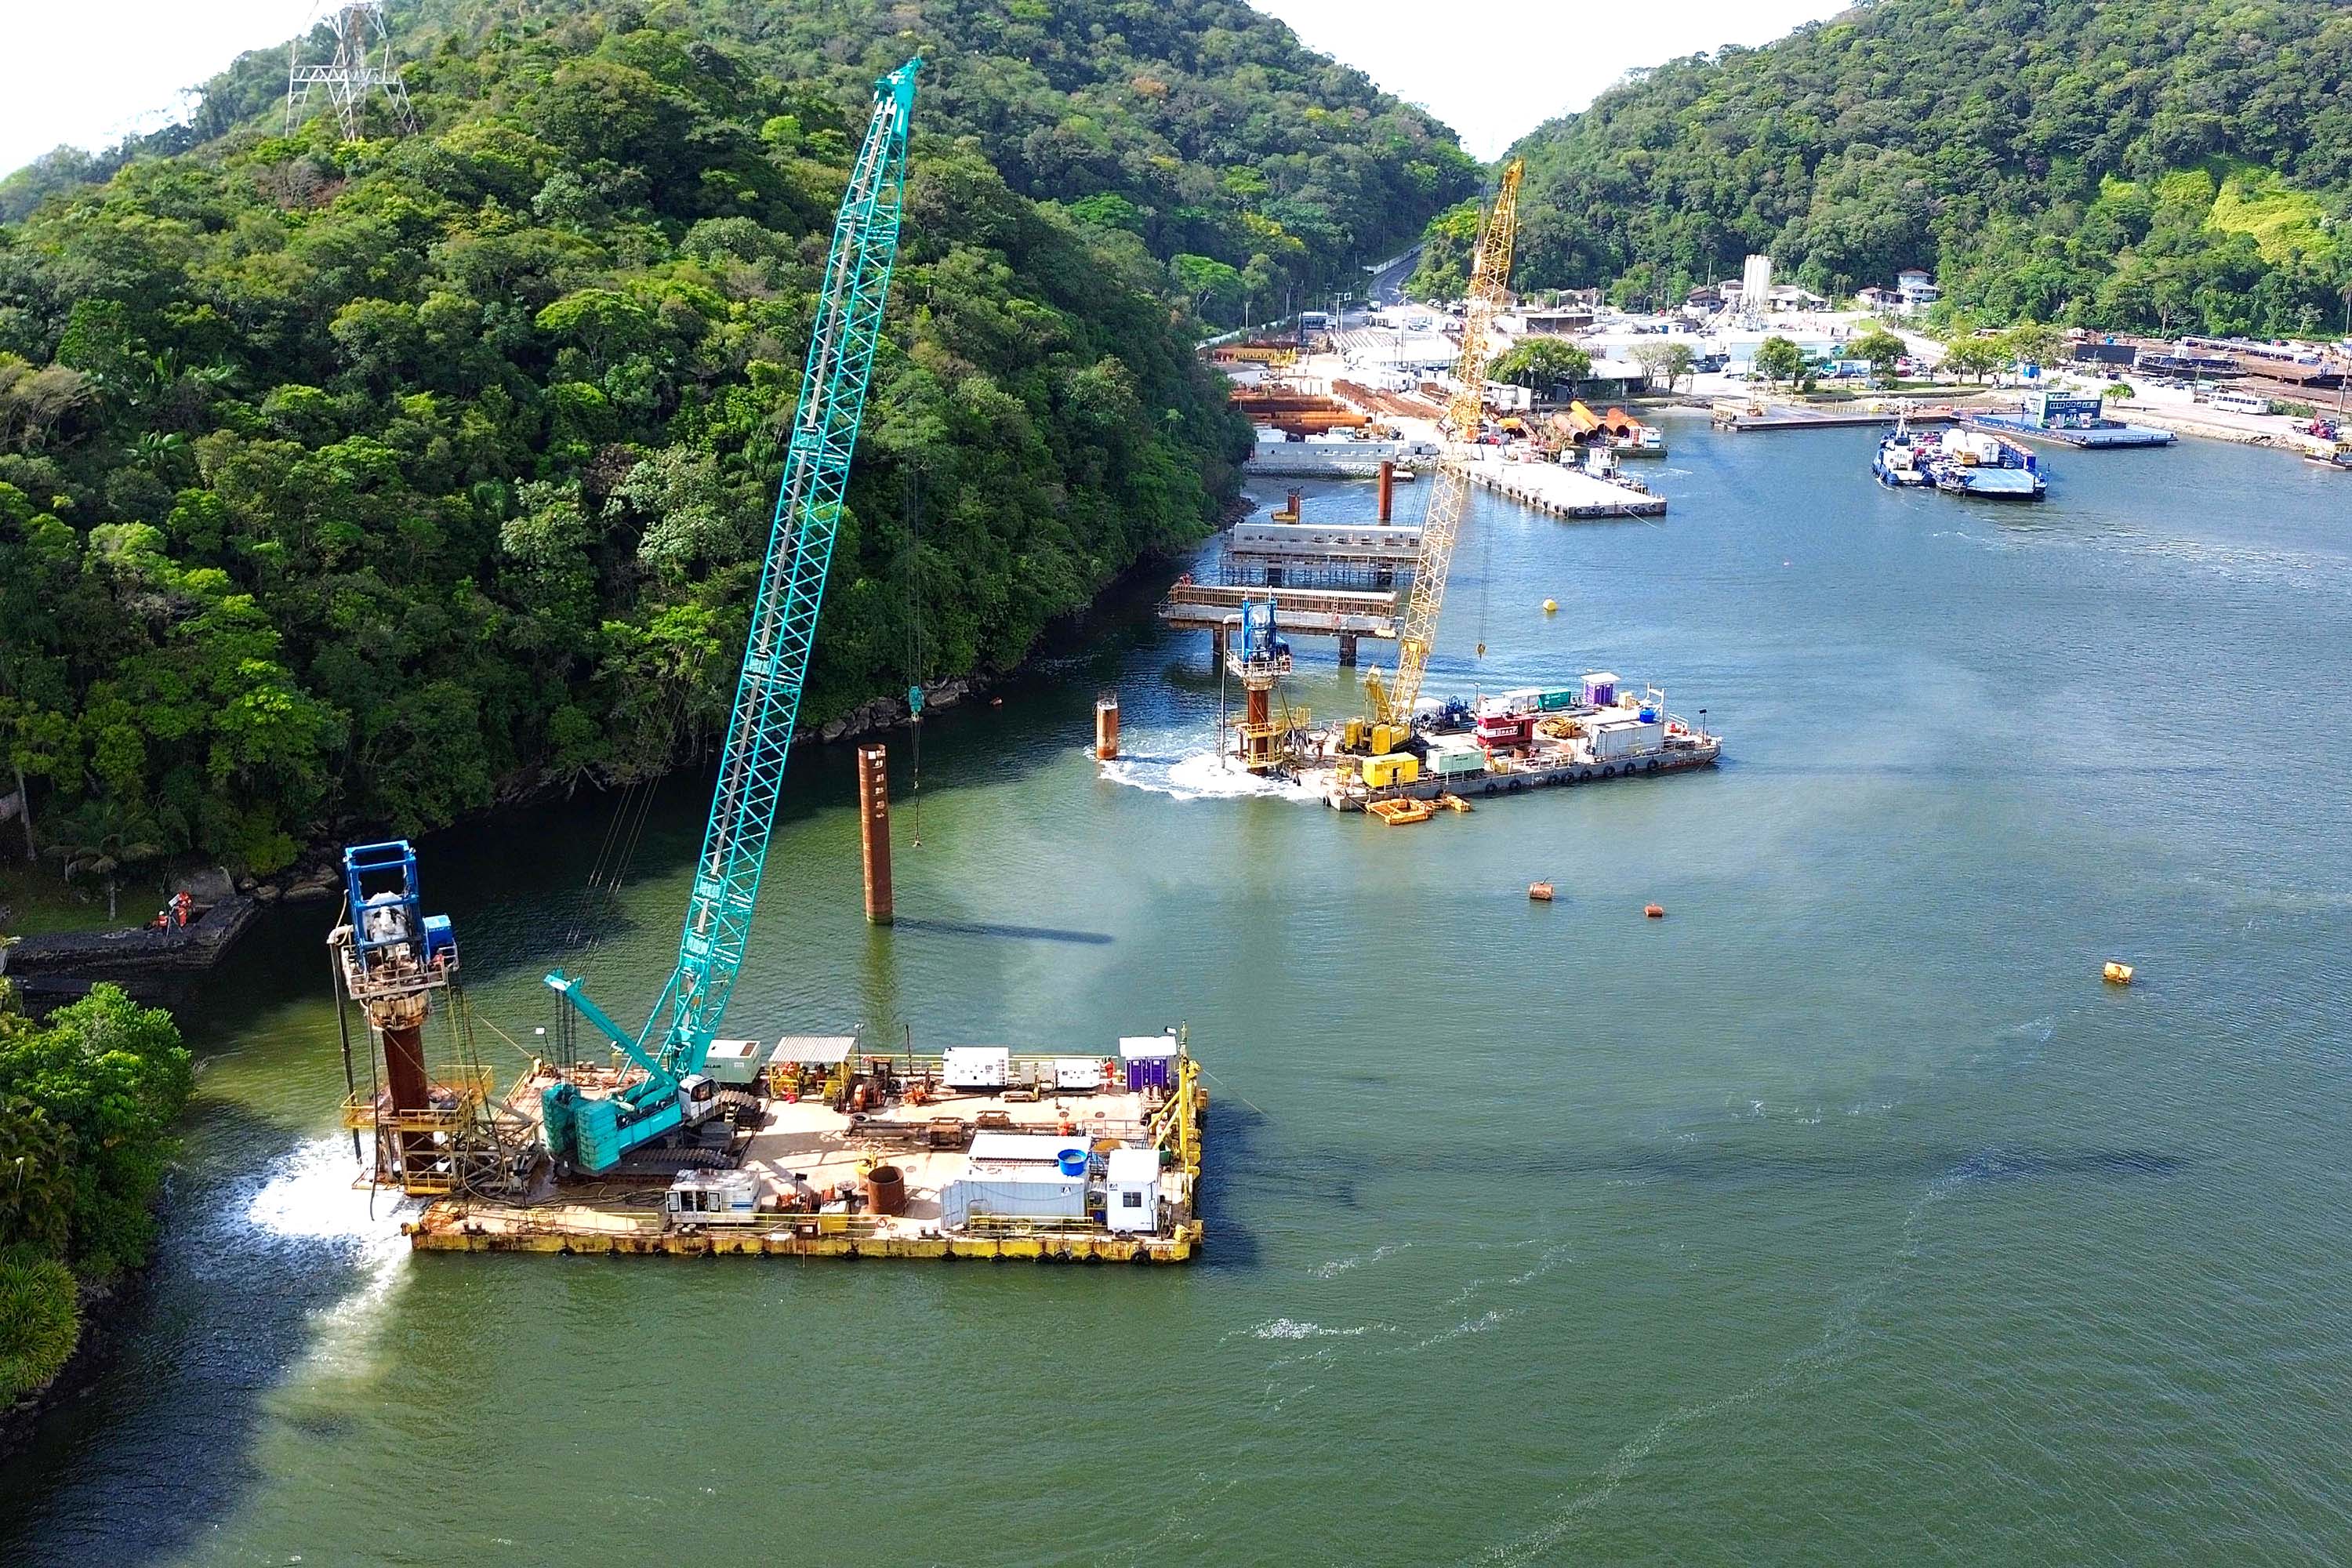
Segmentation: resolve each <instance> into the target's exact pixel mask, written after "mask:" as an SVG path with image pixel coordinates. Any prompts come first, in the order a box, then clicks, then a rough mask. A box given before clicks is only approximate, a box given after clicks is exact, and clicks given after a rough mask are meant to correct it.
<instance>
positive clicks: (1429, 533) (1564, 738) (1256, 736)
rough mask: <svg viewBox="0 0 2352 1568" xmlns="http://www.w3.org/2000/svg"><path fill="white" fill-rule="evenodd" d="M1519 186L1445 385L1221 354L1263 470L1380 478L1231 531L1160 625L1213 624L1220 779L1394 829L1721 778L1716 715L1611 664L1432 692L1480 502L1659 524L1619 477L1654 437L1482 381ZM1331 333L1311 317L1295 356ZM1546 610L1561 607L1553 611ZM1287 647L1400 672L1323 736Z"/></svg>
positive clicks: (1370, 681)
mask: <svg viewBox="0 0 2352 1568" xmlns="http://www.w3.org/2000/svg"><path fill="white" fill-rule="evenodd" d="M1519 175H1520V169H1519V165H1518V164H1517V163H1512V164H1510V165H1509V166H1507V168H1506V169H1505V170H1504V172H1503V175H1502V180H1501V184H1500V187H1499V189H1498V192H1497V194H1496V200H1495V202H1494V205H1493V206H1492V208H1491V209H1490V210H1489V211H1488V213H1487V214H1486V218H1485V221H1484V223H1483V224H1482V226H1481V227H1480V232H1479V241H1478V250H1477V255H1476V258H1475V266H1474V270H1473V272H1472V277H1471V283H1470V292H1469V298H1468V300H1466V301H1465V308H1464V310H1463V315H1462V320H1461V323H1460V331H1459V342H1458V347H1457V350H1456V353H1455V357H1454V373H1453V375H1452V377H1451V378H1450V380H1449V381H1447V382H1445V383H1436V382H1428V383H1416V384H1411V385H1409V386H1402V387H1399V388H1397V389H1395V390H1391V391H1380V390H1375V389H1371V388H1368V387H1367V386H1365V385H1363V384H1360V383H1357V382H1351V381H1345V380H1335V381H1332V382H1331V383H1330V384H1329V385H1328V390H1326V389H1320V388H1318V387H1316V386H1315V385H1313V384H1311V383H1309V382H1307V381H1304V380H1302V379H1301V378H1299V377H1298V376H1297V375H1285V376H1281V377H1280V378H1279V379H1269V373H1274V372H1279V371H1282V370H1285V369H1286V368H1288V367H1290V366H1291V365H1293V364H1294V363H1295V362H1296V352H1295V350H1293V349H1291V348H1290V347H1288V346H1287V345H1284V344H1281V343H1276V342H1265V343H1244V344H1238V345H1221V346H1219V347H1217V348H1214V349H1213V350H1212V351H1211V357H1212V359H1213V360H1214V361H1217V362H1219V363H1223V365H1224V366H1225V367H1226V368H1227V371H1228V374H1232V375H1233V376H1234V379H1235V384H1234V390H1233V394H1232V398H1233V402H1234V406H1235V407H1236V408H1239V409H1241V410H1243V411H1244V412H1245V413H1247V414H1248V415H1249V416H1250V417H1251V418H1252V420H1253V421H1254V422H1255V423H1256V424H1257V425H1258V441H1257V446H1256V448H1255V452H1254V453H1253V455H1252V458H1251V467H1252V468H1253V470H1254V471H1255V472H1258V473H1261V474H1267V475H1276V474H1282V475H1291V476H1297V477H1325V476H1328V477H1350V478H1352V477H1358V476H1362V477H1369V478H1371V479H1373V480H1374V483H1375V487H1376V488H1375V490H1374V496H1375V506H1374V511H1373V515H1372V517H1370V519H1367V520H1363V521H1346V520H1335V519H1326V518H1323V517H1319V516H1318V517H1316V518H1313V519H1310V518H1308V517H1307V516H1306V515H1304V511H1305V502H1304V498H1303V496H1302V494H1301V492H1300V491H1298V490H1296V489H1294V490H1292V491H1291V492H1290V494H1289V497H1288V500H1287V504H1286V506H1284V507H1282V508H1280V509H1278V510H1276V511H1275V512H1274V513H1273V515H1272V517H1271V518H1269V519H1267V520H1265V521H1250V522H1246V523H1243V524H1239V525H1237V526H1236V527H1235V528H1234V531H1233V532H1232V535H1231V537H1230V539H1229V540H1228V541H1227V542H1226V545H1225V548H1224V550H1223V554H1222V560H1221V566H1220V572H1219V575H1220V578H1221V580H1220V581H1217V582H1202V581H1196V580H1195V576H1194V574H1186V575H1185V576H1183V577H1182V578H1180V579H1179V580H1178V582H1177V583H1176V584H1174V585H1173V586H1172V587H1171V589H1170V590H1169V592H1168V595H1167V597H1166V599H1165V600H1164V602H1163V603H1162V604H1161V605H1160V618H1161V619H1162V621H1163V622H1165V623H1166V624H1167V625H1169V626H1173V627H1178V628H1184V629H1194V630H1205V631H1207V632H1208V633H1209V634H1210V648H1211V658H1212V659H1213V661H1214V663H1215V664H1216V666H1217V667H1218V668H1219V671H1220V673H1221V674H1222V675H1223V676H1224V677H1226V678H1227V679H1229V680H1230V681H1231V682H1233V683H1234V684H1237V685H1238V686H1239V687H1240V689H1241V692H1242V706H1241V711H1240V712H1239V713H1238V714H1234V713H1232V712H1230V711H1228V710H1225V708H1224V705H1223V701H1222V700H1221V701H1220V713H1219V717H1218V723H1217V732H1218V744H1217V755H1218V757H1219V758H1220V760H1221V762H1222V763H1223V765H1225V766H1227V767H1230V768H1234V769H1237V770H1240V771H1243V772H1246V773H1253V774H1258V775H1263V776H1269V777H1275V778H1279V779H1283V780H1286V781H1290V782H1292V783H1294V784H1299V785H1302V786H1304V789H1305V791H1306V793H1307V794H1308V795H1310V796H1312V797H1313V798H1316V799H1318V800H1321V801H1322V802H1323V803H1324V804H1326V805H1330V806H1332V807H1334V808H1336V809H1339V810H1343V811H1360V812H1363V813H1366V814H1367V815H1369V816H1371V817H1373V818H1375V819H1376V820H1378V821H1381V822H1383V823H1386V824H1388V825H1390V826H1411V825H1412V824H1416V823H1423V822H1427V821H1430V820H1432V819H1433V817H1434V816H1436V815H1437V814H1438V813H1439V812H1440V811H1441V810H1450V811H1452V812H1454V813H1467V812H1468V811H1470V810H1471V809H1472V808H1473V798H1474V797H1479V798H1484V797H1488V796H1493V795H1508V794H1517V793H1519V792H1522V791H1525V790H1528V789H1530V788H1539V787H1543V786H1547V785H1554V784H1585V783H1591V782H1600V781H1606V780H1612V779H1619V778H1634V777H1651V776H1654V775H1657V774H1660V773H1682V772H1686V771H1689V770H1692V769H1696V768H1704V767H1708V766H1711V765H1713V764H1714V763H1716V762H1717V760H1718V759H1719V758H1720V757H1721V755H1722V752H1723V741H1722V738H1721V737H1720V736H1719V735H1717V734H1714V733H1712V732H1710V731H1708V730H1707V728H1706V715H1705V710H1700V712H1699V714H1698V716H1697V718H1696V720H1690V719H1685V718H1684V717H1683V716H1682V715H1680V714H1678V713H1675V712H1672V711H1670V710H1668V709H1667V707H1666V703H1665V693H1664V691H1663V690H1661V689H1658V688H1656V687H1654V686H1650V685H1647V684H1642V685H1639V686H1636V685H1633V684H1631V683H1627V682H1624V681H1622V680H1621V679H1620V678H1619V677H1618V676H1617V675H1616V674H1615V673H1614V672H1613V671H1611V670H1605V669H1587V670H1582V671H1579V672H1577V673H1576V674H1575V675H1572V676H1563V677H1562V678H1560V679H1555V680H1552V681H1548V682H1545V683H1543V684H1540V685H1534V686H1528V687H1525V688H1521V689H1511V690H1507V691H1500V692H1478V693H1473V694H1459V695H1454V696H1451V697H1445V698H1439V697H1434V696H1423V692H1422V685H1423V676H1424V674H1425V672H1426V669H1427V666H1428V661H1429V658H1430V654H1431V651H1432V648H1433V646H1434V643H1435V639H1436V635H1437V626H1438V619H1439V616H1440V614H1441V612H1442V610H1443V608H1444V599H1445V585H1446V576H1447V574H1448V571H1449V570H1450V568H1451V565H1452V562H1453V557H1454V545H1455V542H1456V541H1457V540H1458V538H1459V537H1460V533H1461V530H1462V527H1463V524H1464V521H1465V514H1466V511H1467V510H1468V501H1469V496H1470V492H1471V491H1472V490H1473V489H1486V490H1489V491H1492V492H1494V493H1496V494H1497V495H1499V496H1501V497H1503V498H1504V499H1506V500H1509V501H1511V502H1513V503H1515V504H1517V505H1519V506H1521V507H1524V508H1526V509H1527V510H1530V511H1533V512H1536V513H1538V514H1539V515H1544V516H1549V517H1555V518H1561V519H1572V520H1604V519H1649V518H1655V517H1658V516H1662V515H1664V512H1665V510H1666V503H1665V501H1664V499H1663V498H1661V497H1658V496H1656V495H1654V493H1652V492H1651V490H1650V489H1649V487H1648V485H1647V484H1646V483H1644V482H1643V481H1642V480H1640V479H1635V478H1633V476H1631V475H1630V474H1628V473H1627V472H1626V471H1625V470H1624V468H1622V459H1623V458H1627V457H1643V456H1648V457H1655V456H1659V455H1663V453H1664V449H1665V445H1664V439H1663V438H1662V437H1660V436H1659V435H1658V433H1657V432H1656V431H1655V430H1654V429H1653V428H1651V427H1649V426H1644V425H1643V424H1642V423H1641V422H1640V421H1638V420H1634V419H1633V418H1631V417H1630V416H1626V415H1625V414H1624V413H1623V411H1622V410H1621V409H1617V408H1614V407H1612V408H1610V409H1609V410H1608V412H1607V413H1606V414H1605V415H1601V414H1595V413H1594V412H1593V411H1592V410H1591V408H1590V407H1589V406H1587V405H1585V404H1583V403H1582V402H1581V401H1571V402H1570V405H1569V407H1568V409H1567V410H1566V412H1565V413H1562V414H1555V415H1553V416H1549V418H1548V419H1545V420H1542V421H1537V420H1535V419H1534V417H1533V416H1532V415H1531V414H1528V413H1526V412H1525V407H1524V405H1517V407H1516V408H1514V407H1506V406H1498V405H1497V404H1496V400H1497V399H1498V398H1501V399H1506V400H1507V399H1508V396H1509V395H1508V392H1507V389H1502V388H1497V387H1496V386H1495V385H1494V384H1492V383H1490V382H1489V381H1488V379H1487V375H1488V373H1489V370H1490V369H1491V366H1492V362H1493V357H1494V343H1495V334H1496V316H1497V315H1498V313H1499V312H1500V311H1501V310H1502V309H1503V306H1504V303H1505V300H1506V299H1507V279H1508V277H1509V273H1510V266H1511V255H1512V248H1513V243H1514V239H1515V236H1516V232H1517V195H1518V183H1519ZM1317 324H1318V323H1315V322H1308V321H1302V322H1301V324H1300V332H1299V336H1300V339H1301V341H1302V342H1305V341H1307V340H1308V339H1309V338H1310V337H1311V334H1312V330H1313V328H1314V327H1315V326H1316V325H1317ZM1441 398H1442V399H1443V401H1442V402H1441V401H1440V399H1441ZM1576 458H1581V460H1580V461H1573V460H1571V459H1576ZM1408 479H1410V480H1412V481H1414V482H1415V483H1416V485H1417V487H1418V488H1420V489H1423V491H1424V492H1425V493H1426V497H1427V502H1426V505H1425V506H1424V507H1423V513H1422V518H1421V521H1420V522H1419V523H1418V524H1417V525H1408V524H1400V523H1398V522H1397V521H1396V519H1395V515H1394V506H1395V494H1396V486H1397V484H1398V483H1399V482H1400V481H1402V480H1408ZM1545 608H1546V610H1547V611H1548V612H1549V611H1554V610H1556V609H1557V608H1558V606H1557V605H1556V604H1554V603H1552V602H1549V601H1547V603H1546V605H1545ZM1295 636H1321V637H1333V638H1335V639H1336V640H1337V642H1338V645H1339V664H1340V665H1341V666H1342V667H1349V666H1353V665H1355V664H1356V663H1357V661H1358V659H1359V658H1360V649H1361V644H1362V642H1363V641H1364V639H1366V638H1370V639H1372V640H1374V641H1375V642H1382V641H1392V642H1394V643H1395V644H1396V645H1397V658H1396V667H1395V668H1394V670H1393V671H1391V672H1388V673H1385V674H1384V673H1382V672H1381V671H1380V670H1378V669H1374V670H1373V671H1371V672H1370V673H1369V674H1367V676H1366V677H1365V679H1364V682H1363V689H1364V698H1365V703H1364V709H1363V710H1362V712H1361V714H1360V716H1357V717H1352V718H1349V719H1346V720H1344V721H1339V722H1337V723H1328V724H1323V725H1319V726H1318V724H1317V723H1316V722H1315V721H1314V718H1313V715H1312V714H1311V713H1310V712H1309V711H1307V710H1306V709H1304V708H1301V707H1298V706H1296V705H1294V704H1292V703H1290V702H1289V701H1288V700H1286V699H1285V697H1284V696H1283V694H1282V686H1283V683H1284V681H1285V680H1286V679H1287V678H1288V677H1289V676H1290V675H1291V673H1292V671H1293V668H1294V665H1293V656H1292V653H1291V647H1290V638H1291V637H1295ZM1478 651H1479V652H1480V654H1482V655H1483V654H1484V652H1485V651H1486V650H1485V648H1484V647H1483V646H1482V647H1480V648H1479V650H1478ZM1106 720H1108V722H1106ZM1094 750H1095V755H1096V756H1097V759H1099V760H1104V761H1108V760H1110V759H1111V758H1114V757H1115V756H1116V755H1117V754H1118V739H1117V720H1116V705H1115V702H1114V703H1113V704H1112V705H1111V706H1110V708H1109V709H1108V713H1106V710H1104V709H1100V708H1098V709H1097V733H1096V738H1095V748H1094Z"/></svg>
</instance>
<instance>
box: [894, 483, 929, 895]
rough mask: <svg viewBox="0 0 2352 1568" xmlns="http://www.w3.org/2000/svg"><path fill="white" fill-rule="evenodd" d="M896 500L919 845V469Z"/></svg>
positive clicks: (911, 781)
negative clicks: (902, 533)
mask: <svg viewBox="0 0 2352 1568" xmlns="http://www.w3.org/2000/svg"><path fill="white" fill-rule="evenodd" d="M906 475H907V477H906V481H905V483H903V484H902V485H901V486H900V487H899V503H900V507H901V509H902V511H903V515H904V520H905V521H906V524H907V609H908V615H907V760H908V785H907V804H908V807H909V808H910V809H911V810H912V812H913V813H914V817H915V841H914V843H913V844H912V845H910V846H909V847H910V848H915V849H920V848H921V847H923V664H922V648H923V502H922V472H921V470H920V469H919V468H917V467H916V466H915V465H914V464H912V463H909V464H908V465H907V471H906Z"/></svg>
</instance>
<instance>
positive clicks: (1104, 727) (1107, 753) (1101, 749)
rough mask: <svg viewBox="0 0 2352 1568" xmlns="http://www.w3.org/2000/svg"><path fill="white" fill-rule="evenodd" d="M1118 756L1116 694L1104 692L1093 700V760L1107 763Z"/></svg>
mask: <svg viewBox="0 0 2352 1568" xmlns="http://www.w3.org/2000/svg"><path fill="white" fill-rule="evenodd" d="M1116 756H1118V692H1116V691H1106V692H1104V693H1103V694H1102V695H1101V696H1100V697H1097V698H1096V699H1095V758H1096V760H1097V761H1098V762H1105V763H1107V762H1109V761H1110V760H1111V759H1112V758H1113V757H1116Z"/></svg>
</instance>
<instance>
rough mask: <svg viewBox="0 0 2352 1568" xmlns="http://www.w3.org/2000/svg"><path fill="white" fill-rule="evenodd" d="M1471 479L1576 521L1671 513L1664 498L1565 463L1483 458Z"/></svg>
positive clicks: (1537, 508) (1547, 513)
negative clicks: (1596, 475) (1493, 460)
mask: <svg viewBox="0 0 2352 1568" xmlns="http://www.w3.org/2000/svg"><path fill="white" fill-rule="evenodd" d="M1470 480H1471V482H1472V483H1473V484H1475V485H1476V486H1478V488H1479V489H1486V490H1491V491H1493V492H1494V493H1495V494H1496V495H1498V496H1501V497H1503V498H1504V499H1506V500H1513V501H1517V503H1518V504H1519V505H1521V506H1523V507H1526V508H1527V509H1528V510H1530V511H1538V512H1541V513H1543V515H1544V516H1546V517H1557V518H1565V519H1569V520H1571V521H1575V520H1584V519H1594V520H1599V519H1609V518H1626V517H1664V516H1665V515H1666V500H1665V497H1664V496H1657V495H1652V494H1650V493H1648V492H1647V491H1646V490H1638V489H1633V488H1632V487H1631V486H1628V485H1624V484H1612V483H1611V482H1610V481H1609V480H1607V479H1595V478H1594V477H1593V476H1592V475H1591V474H1588V473H1586V472H1584V471H1583V470H1582V469H1580V468H1569V467H1567V466H1566V465H1564V464H1560V463H1490V462H1477V463H1473V464H1471V465H1470Z"/></svg>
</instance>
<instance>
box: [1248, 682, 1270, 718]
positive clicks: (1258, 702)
mask: <svg viewBox="0 0 2352 1568" xmlns="http://www.w3.org/2000/svg"><path fill="white" fill-rule="evenodd" d="M1273 696H1274V689H1273V688H1271V687H1266V686H1253V687H1251V688H1250V689H1249V707H1248V709H1247V710H1246V715H1247V716H1246V719H1245V722H1247V723H1250V724H1254V725H1257V726H1259V727H1261V728H1263V727H1264V726H1265V725H1266V724H1268V723H1270V722H1271V721H1272V714H1273V709H1274V704H1273V700H1272V699H1273Z"/></svg>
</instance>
